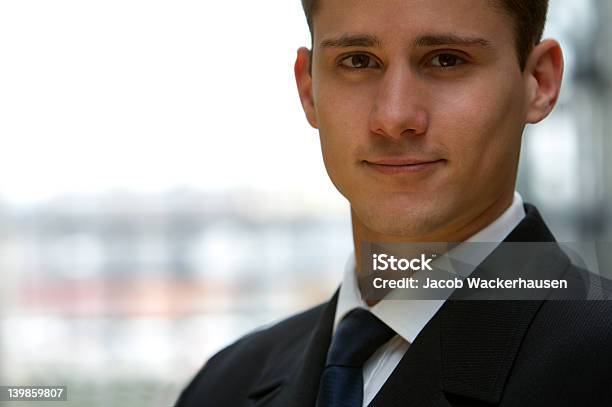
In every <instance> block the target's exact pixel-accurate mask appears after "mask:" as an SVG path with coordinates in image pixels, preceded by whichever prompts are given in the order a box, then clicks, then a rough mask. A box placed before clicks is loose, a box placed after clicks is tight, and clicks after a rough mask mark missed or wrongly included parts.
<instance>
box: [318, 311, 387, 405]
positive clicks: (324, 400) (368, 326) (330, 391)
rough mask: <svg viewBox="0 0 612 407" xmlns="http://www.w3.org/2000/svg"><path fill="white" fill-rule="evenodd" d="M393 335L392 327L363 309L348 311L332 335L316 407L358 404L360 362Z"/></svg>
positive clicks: (361, 401) (360, 386) (360, 389)
mask: <svg viewBox="0 0 612 407" xmlns="http://www.w3.org/2000/svg"><path fill="white" fill-rule="evenodd" d="M393 335H395V332H394V331H393V330H392V329H391V328H389V327H388V326H387V325H385V323H384V322H382V321H381V320H380V319H378V318H377V317H376V316H374V314H372V313H371V312H369V311H366V310H365V309H361V308H357V309H355V310H353V311H351V312H350V313H348V314H347V315H346V316H345V317H344V318H343V319H342V321H341V322H340V323H339V324H338V327H337V329H336V333H335V334H334V336H333V338H332V342H331V346H330V348H329V352H328V354H327V361H326V363H325V369H324V370H323V374H322V375H321V383H320V385H319V394H318V397H317V407H361V405H362V403H363V373H362V368H363V364H364V363H365V361H366V360H368V359H369V358H370V356H372V354H373V353H374V351H376V349H378V348H379V347H380V346H382V345H383V344H384V343H385V342H387V341H389V339H391V337H392V336H393Z"/></svg>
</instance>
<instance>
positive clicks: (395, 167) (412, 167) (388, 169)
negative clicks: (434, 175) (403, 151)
mask: <svg viewBox="0 0 612 407" xmlns="http://www.w3.org/2000/svg"><path fill="white" fill-rule="evenodd" d="M363 162H364V164H365V165H366V166H367V167H368V168H371V169H373V170H375V171H377V172H379V173H382V174H385V175H396V174H418V173H423V172H426V171H431V170H433V169H435V168H437V167H439V166H440V165H442V164H444V162H446V160H443V159H418V158H382V159H376V160H372V161H368V160H364V161H363Z"/></svg>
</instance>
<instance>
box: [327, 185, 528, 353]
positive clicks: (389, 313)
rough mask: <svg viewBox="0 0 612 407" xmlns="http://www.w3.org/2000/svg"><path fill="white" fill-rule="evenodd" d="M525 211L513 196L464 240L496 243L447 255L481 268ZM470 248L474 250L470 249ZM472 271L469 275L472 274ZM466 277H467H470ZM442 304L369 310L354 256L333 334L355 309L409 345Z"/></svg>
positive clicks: (399, 303) (386, 304)
mask: <svg viewBox="0 0 612 407" xmlns="http://www.w3.org/2000/svg"><path fill="white" fill-rule="evenodd" d="M524 217H525V209H524V208H523V198H522V197H521V195H520V194H519V193H518V192H516V191H515V192H514V199H513V200H512V204H511V205H510V206H509V207H508V209H506V210H505V211H504V213H502V214H501V216H499V217H498V218H497V219H496V220H494V221H493V222H492V223H490V224H489V225H488V226H486V227H485V228H483V229H481V230H480V231H479V232H477V233H475V234H474V235H472V236H471V237H470V238H468V239H466V240H465V241H466V242H488V243H495V244H490V245H482V246H479V250H477V251H475V250H473V249H471V248H470V247H467V246H470V245H467V246H466V245H462V244H460V245H458V246H457V247H455V248H453V249H452V250H451V251H450V252H449V253H448V255H449V256H452V257H453V258H454V259H457V260H463V261H464V263H467V264H472V265H474V268H475V266H476V265H478V264H480V263H481V262H482V261H483V260H484V259H485V258H486V257H487V256H488V255H489V254H491V252H492V251H493V250H494V249H495V247H497V245H498V244H499V243H500V242H502V241H503V240H504V239H505V238H506V236H508V235H509V234H510V232H512V230H513V229H514V228H515V227H516V226H517V225H518V224H519V223H520V222H521V220H523V218H524ZM471 247H472V248H473V247H474V246H471ZM471 271H473V269H472V270H470V271H469V273H471ZM469 273H468V274H469ZM444 301H445V300H393V299H385V300H384V301H380V302H378V303H377V304H376V305H374V306H373V307H369V306H368V305H367V304H366V302H365V301H364V300H363V298H362V297H361V292H360V291H359V286H358V284H357V278H356V276H355V255H354V253H351V255H350V256H349V259H348V261H347V262H346V266H345V268H344V275H343V278H342V284H341V285H340V293H339V294H338V304H337V306H336V315H335V318H334V331H335V329H336V327H337V326H338V323H339V322H340V321H341V320H342V318H344V316H345V315H346V314H347V313H348V312H349V311H351V310H353V309H355V308H364V309H367V310H370V311H371V312H372V313H373V314H374V315H376V316H377V317H378V318H380V320H382V321H383V322H384V323H386V324H387V325H388V326H389V327H390V328H391V329H393V330H394V331H395V332H397V334H398V335H400V336H401V337H402V338H404V339H405V340H406V341H408V342H410V343H412V342H414V340H415V338H416V337H417V335H418V334H419V332H421V330H422V329H423V328H424V327H425V325H426V324H427V322H429V320H430V319H431V318H432V317H433V316H434V315H435V313H436V312H438V310H439V309H440V307H442V305H443V304H444Z"/></svg>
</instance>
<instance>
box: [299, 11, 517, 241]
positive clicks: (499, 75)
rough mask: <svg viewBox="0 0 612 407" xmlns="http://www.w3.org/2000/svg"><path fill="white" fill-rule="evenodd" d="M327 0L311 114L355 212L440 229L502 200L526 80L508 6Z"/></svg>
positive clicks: (378, 229) (371, 220)
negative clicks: (520, 65) (503, 10)
mask: <svg viewBox="0 0 612 407" xmlns="http://www.w3.org/2000/svg"><path fill="white" fill-rule="evenodd" d="M320 2H321V4H320V7H319V9H318V11H317V13H316V14H315V16H314V38H313V43H314V47H313V55H312V99H313V103H314V112H313V113H312V114H311V115H309V117H308V118H309V121H310V123H311V124H312V125H313V126H315V127H317V128H318V129H319V131H320V137H321V147H322V151H323V158H324V162H325V166H326V168H327V172H328V173H329V176H330V177H331V180H332V182H333V183H334V185H335V186H336V187H337V188H338V190H339V191H340V192H341V193H342V194H343V195H344V196H345V197H346V198H347V199H348V200H349V201H350V203H351V207H352V211H353V216H354V222H355V221H357V222H358V223H360V224H361V225H362V226H363V227H365V228H366V229H368V230H370V231H371V232H373V233H374V234H378V235H393V236H402V237H404V238H412V239H418V240H423V241H425V240H436V239H437V238H441V237H444V236H451V235H453V231H459V230H462V229H465V227H466V225H468V224H469V223H470V222H473V221H474V220H475V219H476V218H478V216H479V214H482V213H483V212H486V211H487V210H488V209H489V208H491V207H493V206H495V205H500V203H501V202H505V205H506V206H507V204H509V202H510V201H511V199H512V193H513V190H514V184H515V176H516V168H517V164H518V157H519V150H520V143H521V134H522V131H523V128H524V125H525V115H526V110H527V106H526V105H527V98H526V92H527V89H528V88H527V87H526V79H525V78H526V77H525V76H524V75H523V74H522V72H521V70H520V67H519V64H518V60H517V54H516V51H515V37H514V31H513V24H512V19H511V17H509V16H508V15H505V14H503V13H502V12H501V11H500V10H499V9H497V8H495V7H494V6H492V5H491V1H489V0H453V1H448V0H377V1H372V0H320ZM355 217H356V219H355Z"/></svg>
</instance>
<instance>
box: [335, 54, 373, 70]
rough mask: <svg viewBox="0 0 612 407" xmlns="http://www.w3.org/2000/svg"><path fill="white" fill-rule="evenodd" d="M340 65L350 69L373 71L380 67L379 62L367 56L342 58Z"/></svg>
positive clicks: (359, 55)
mask: <svg viewBox="0 0 612 407" xmlns="http://www.w3.org/2000/svg"><path fill="white" fill-rule="evenodd" d="M338 65H340V66H342V67H344V68H348V69H372V68H377V67H378V62H376V60H375V59H374V58H373V57H371V56H369V55H367V54H353V55H349V56H347V57H345V58H342V59H341V60H340V62H339V63H338Z"/></svg>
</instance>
